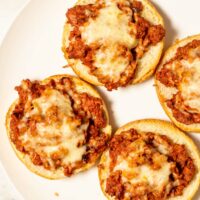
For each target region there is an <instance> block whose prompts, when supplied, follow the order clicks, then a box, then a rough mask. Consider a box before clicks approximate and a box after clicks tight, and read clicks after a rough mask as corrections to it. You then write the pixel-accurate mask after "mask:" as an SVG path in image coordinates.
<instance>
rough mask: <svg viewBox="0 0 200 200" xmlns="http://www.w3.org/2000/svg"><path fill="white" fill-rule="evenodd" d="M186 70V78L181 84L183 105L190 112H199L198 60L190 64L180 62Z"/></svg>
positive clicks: (199, 72)
mask: <svg viewBox="0 0 200 200" xmlns="http://www.w3.org/2000/svg"><path fill="white" fill-rule="evenodd" d="M182 63H183V66H184V67H185V68H186V76H185V77H183V82H182V83H181V91H182V97H183V98H184V102H185V105H187V106H189V107H190V108H191V110H193V111H196V112H200V89H199V88H200V59H199V58H197V59H195V60H194V61H193V62H192V63H189V62H188V61H184V62H182Z"/></svg>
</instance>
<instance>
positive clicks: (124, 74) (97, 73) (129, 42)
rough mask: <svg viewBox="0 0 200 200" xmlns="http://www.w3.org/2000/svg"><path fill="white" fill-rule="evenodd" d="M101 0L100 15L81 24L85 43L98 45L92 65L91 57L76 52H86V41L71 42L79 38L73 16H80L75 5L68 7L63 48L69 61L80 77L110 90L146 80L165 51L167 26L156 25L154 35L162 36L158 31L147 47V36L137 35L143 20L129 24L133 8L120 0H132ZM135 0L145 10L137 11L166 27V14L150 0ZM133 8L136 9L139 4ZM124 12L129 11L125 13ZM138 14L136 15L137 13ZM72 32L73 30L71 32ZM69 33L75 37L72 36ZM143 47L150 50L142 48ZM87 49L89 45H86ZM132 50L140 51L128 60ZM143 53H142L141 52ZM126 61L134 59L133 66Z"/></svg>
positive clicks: (126, 0) (80, 1)
mask: <svg viewBox="0 0 200 200" xmlns="http://www.w3.org/2000/svg"><path fill="white" fill-rule="evenodd" d="M97 2H98V1H95V0H78V2H77V3H76V6H80V5H81V6H86V5H88V4H93V5H98V3H97ZM102 2H103V4H104V5H106V6H105V7H103V8H100V9H99V10H98V12H97V13H98V14H97V16H95V17H93V19H89V20H88V21H87V22H85V24H81V25H78V27H79V30H80V32H81V39H82V41H83V43H84V44H86V45H88V46H91V45H93V46H95V45H96V49H95V47H92V48H93V49H95V50H94V51H93V52H94V53H92V56H93V57H92V59H91V60H92V61H91V60H90V64H89V65H90V66H89V67H88V59H87V61H85V60H84V58H81V56H80V54H79V55H77V53H75V52H77V51H78V50H80V51H82V52H83V51H84V48H83V45H81V44H80V45H79V44H78V43H76V46H78V45H79V46H80V47H79V48H77V49H76V50H75V47H73V45H70V42H71V41H74V40H77V39H74V38H75V36H74V38H73V36H72V35H73V34H74V35H75V34H77V33H74V32H73V30H74V26H73V25H72V22H71V21H70V19H71V18H73V17H74V18H76V19H77V21H78V19H79V18H78V17H77V16H76V15H75V11H74V10H75V9H74V8H72V9H74V10H71V9H69V11H68V12H67V17H68V20H67V21H66V23H65V26H64V31H63V40H62V50H63V52H64V56H65V58H66V59H67V61H68V64H69V65H70V66H71V67H72V69H73V70H74V72H75V73H76V74H77V75H78V76H79V77H80V78H82V79H84V80H85V81H87V82H90V83H91V84H94V85H97V86H100V85H101V86H102V85H104V86H105V87H107V88H108V89H109V90H112V89H117V88H118V87H120V86H126V85H127V84H136V83H140V82H143V81H145V80H146V79H148V78H149V77H150V76H151V75H152V74H153V73H154V71H155V68H156V66H157V64H158V62H159V60H160V57H161V55H162V51H163V46H164V29H163V28H162V29H163V30H161V31H160V29H159V30H158V29H157V30H155V29H154V30H153V31H152V32H154V34H155V35H153V37H154V39H155V38H159V37H160V36H159V35H158V36H156V34H161V35H162V36H161V38H160V40H159V41H157V42H155V43H154V44H151V42H150V43H149V45H147V46H146V47H144V46H142V45H141V43H143V41H145V39H144V38H143V39H141V38H137V37H136V32H137V31H138V32H139V28H137V27H139V26H140V25H141V24H140V25H136V23H132V25H128V24H130V21H131V19H132V17H130V15H133V13H132V11H131V12H130V10H131V9H130V8H131V7H130V8H127V7H126V8H124V10H123V6H121V8H120V5H121V4H122V5H123V4H126V5H127V4H129V3H130V1H129V0H124V1H118V0H115V1H110V0H103V1H102ZM111 2H112V4H111ZM135 2H136V4H137V5H136V7H137V6H138V2H139V3H141V5H142V7H143V10H141V11H139V12H138V11H137V12H135V14H134V15H138V16H140V17H143V18H144V19H145V20H146V21H148V23H150V24H151V26H156V25H160V26H161V27H164V22H163V18H162V17H161V16H160V14H159V13H158V11H157V10H156V9H155V7H154V6H153V5H152V4H151V3H150V2H149V1H148V0H138V1H135ZM108 5H109V6H108ZM111 5H112V6H111ZM76 6H75V7H76ZM117 6H118V7H117ZM82 9H83V8H82ZM127 9H128V14H127ZM132 9H135V10H136V8H132ZM137 9H140V8H137ZM77 12H78V11H77ZM124 12H125V13H126V14H124ZM136 13H137V14H136ZM117 15H119V17H117ZM71 16H72V17H71ZM120 16H121V18H120ZM129 17H130V18H129ZM74 18H73V19H74ZM135 18H137V17H136V16H135ZM128 21H129V22H128ZM73 23H74V22H73ZM138 24H139V22H138ZM143 25H144V24H143ZM143 25H141V26H143ZM141 26H140V27H141ZM76 27H77V25H76ZM143 27H144V26H143ZM157 28H158V27H157ZM104 30H105V31H104ZM130 30H131V32H132V33H131V34H130V33H129V32H127V31H130ZM140 30H141V29H140ZM143 30H144V29H143ZM72 32H73V34H71V33H72ZM70 37H71V38H73V39H69V38H70ZM145 37H146V39H147V38H148V36H145ZM77 38H80V36H77ZM147 43H148V42H147ZM81 46H82V49H81ZM144 48H146V49H147V50H145V51H143V50H141V49H144ZM85 49H87V47H86V48H85ZM124 49H126V50H124ZM85 51H88V50H85ZM131 51H132V52H133V51H136V52H137V53H136V54H137V56H136V57H137V58H131V59H132V61H130V60H128V57H129V58H130V57H132V56H133V54H132V53H131ZM140 53H141V55H140V56H139V54H140ZM90 55H91V54H90ZM82 56H83V57H86V53H83V55H82ZM133 57H134V56H133ZM127 63H131V65H132V67H130V66H129V67H128V66H127ZM93 67H94V68H95V70H94V68H93Z"/></svg>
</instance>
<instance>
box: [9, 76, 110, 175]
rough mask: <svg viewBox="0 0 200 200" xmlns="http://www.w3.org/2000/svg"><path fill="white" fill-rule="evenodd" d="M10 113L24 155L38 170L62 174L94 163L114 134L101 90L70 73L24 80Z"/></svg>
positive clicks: (14, 137) (12, 136)
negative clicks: (41, 78)
mask: <svg viewBox="0 0 200 200" xmlns="http://www.w3.org/2000/svg"><path fill="white" fill-rule="evenodd" d="M16 90H17V92H18V94H19V98H18V99H17V100H16V101H15V102H14V103H13V104H12V106H11V107H10V109H9V111H8V113H7V117H6V128H7V133H8V137H9V139H10V142H11V144H12V147H13V149H14V151H15V152H16V154H17V156H18V157H19V159H20V160H21V161H22V162H23V163H24V164H25V165H26V166H27V167H28V168H29V169H30V170H31V171H33V172H34V173H36V174H38V175H40V176H43V177H45V178H49V179H61V178H64V177H66V176H71V175H73V174H75V173H78V172H81V171H83V170H86V169H88V168H90V167H91V166H93V165H94V164H95V163H96V161H97V159H98V158H99V156H100V155H101V153H102V152H103V151H104V150H105V147H106V145H107V142H108V140H109V138H110V135H111V127H110V125H109V119H108V112H107V110H106V106H105V104H104V102H103V100H102V98H101V97H100V96H99V94H98V93H97V92H96V91H95V90H94V89H93V88H92V87H91V86H90V85H88V84H87V83H85V82H83V81H81V80H80V79H78V78H76V77H72V76H69V75H56V76H51V77H49V78H47V79H45V80H43V81H30V80H28V79H27V80H23V81H22V82H21V85H20V86H17V87H16Z"/></svg>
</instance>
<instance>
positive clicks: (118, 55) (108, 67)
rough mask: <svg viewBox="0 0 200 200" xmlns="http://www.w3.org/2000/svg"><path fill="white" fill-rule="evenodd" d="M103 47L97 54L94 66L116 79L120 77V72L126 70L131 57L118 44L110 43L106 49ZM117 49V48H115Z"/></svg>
mask: <svg viewBox="0 0 200 200" xmlns="http://www.w3.org/2000/svg"><path fill="white" fill-rule="evenodd" d="M103 48H104V47H101V48H100V49H99V50H97V52H96V55H95V62H94V66H96V67H97V68H98V71H100V73H101V74H104V75H110V76H111V77H114V78H115V79H119V78H120V76H119V75H120V74H121V73H123V72H124V70H125V69H126V67H127V66H128V65H129V64H130V61H129V58H127V57H125V56H124V55H123V49H121V48H119V47H118V46H117V45H114V44H113V45H110V46H108V47H107V48H106V49H103ZM113 49H115V50H113Z"/></svg>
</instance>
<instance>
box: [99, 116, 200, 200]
mask: <svg viewBox="0 0 200 200" xmlns="http://www.w3.org/2000/svg"><path fill="white" fill-rule="evenodd" d="M98 169H99V180H100V184H101V188H102V191H103V193H104V194H105V196H106V197H107V199H109V200H130V199H140V200H146V199H148V200H160V199H162V200H168V199H170V200H183V199H184V200H190V199H192V197H193V196H194V195H195V193H196V191H197V190H198V188H199V183H200V155H199V150H198V149H197V147H196V146H195V144H194V143H193V141H192V140H191V139H190V138H189V137H188V136H186V135H185V134H184V133H183V132H181V131H180V130H179V129H178V128H176V127H175V126H173V125H172V124H171V123H169V122H166V121H161V120H155V119H147V120H139V121H134V122H130V123H129V124H126V125H125V126H123V127H121V128H120V129H118V130H117V132H116V133H115V135H114V136H113V138H112V139H111V142H110V144H109V146H108V149H107V150H106V151H105V152H104V153H103V155H102V157H101V161H100V164H99V166H98Z"/></svg>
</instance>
